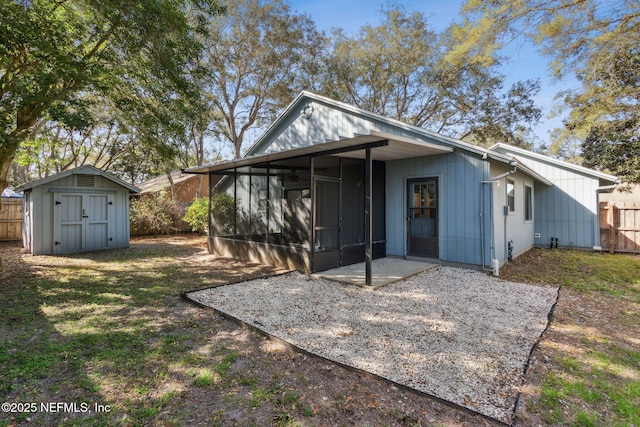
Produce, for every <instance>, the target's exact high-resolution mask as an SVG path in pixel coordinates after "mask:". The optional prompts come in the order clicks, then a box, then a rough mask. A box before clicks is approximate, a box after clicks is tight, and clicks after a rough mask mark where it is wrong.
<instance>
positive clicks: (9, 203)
mask: <svg viewBox="0 0 640 427" xmlns="http://www.w3.org/2000/svg"><path fill="white" fill-rule="evenodd" d="M0 240H22V199H10V198H4V197H3V198H2V206H0Z"/></svg>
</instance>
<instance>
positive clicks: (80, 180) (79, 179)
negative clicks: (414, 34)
mask: <svg viewBox="0 0 640 427" xmlns="http://www.w3.org/2000/svg"><path fill="white" fill-rule="evenodd" d="M94 178H95V176H94V175H76V185H77V186H78V187H93V186H94Z"/></svg>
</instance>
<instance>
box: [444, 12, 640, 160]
mask: <svg viewBox="0 0 640 427" xmlns="http://www.w3.org/2000/svg"><path fill="white" fill-rule="evenodd" d="M463 12H464V13H465V14H466V19H465V20H464V22H463V23H462V24H460V25H457V26H456V27H455V29H454V30H455V31H454V34H455V37H456V40H458V41H459V42H460V43H459V44H458V46H457V48H456V49H454V50H453V51H452V52H451V53H450V54H449V58H450V60H452V61H479V62H482V61H487V60H489V59H488V58H491V57H492V55H493V54H494V53H495V52H496V50H497V49H499V48H500V47H501V46H503V45H504V43H505V42H508V41H510V40H513V39H514V38H517V37H521V36H524V37H528V38H529V39H530V40H532V41H533V42H534V43H537V44H538V45H539V46H540V48H541V50H542V52H543V53H544V54H546V55H547V56H548V57H549V58H551V59H552V61H551V64H550V69H551V72H552V74H553V75H554V76H555V77H558V78H559V77H562V76H564V75H567V74H573V75H575V76H576V77H577V78H578V80H579V81H580V82H581V85H582V87H581V88H580V89H578V90H574V91H565V92H563V93H561V94H560V99H561V100H562V101H563V102H564V104H565V106H566V107H568V108H569V117H568V119H567V121H566V126H567V129H568V130H569V131H570V132H572V133H573V138H578V139H580V140H582V141H584V140H585V138H586V136H587V135H591V143H593V142H594V141H596V140H597V141H601V142H602V141H605V140H607V141H609V142H611V141H612V140H615V138H614V139H611V138H602V136H603V132H604V133H605V134H606V133H607V132H609V130H613V133H612V134H613V135H618V131H617V130H616V129H619V127H620V126H621V124H622V123H626V124H627V125H628V124H629V123H634V122H637V121H638V120H639V119H640V50H639V48H638V46H639V45H640V3H638V2H637V1H630V0H619V1H610V2H602V1H598V0H545V1H539V0H524V1H519V2H513V1H506V0H493V1H488V2H485V1H480V0H468V1H467V3H466V4H465V6H464V7H463ZM627 125H624V126H623V127H625V126H627ZM571 139H572V138H568V139H567V140H568V141H571ZM621 141H629V140H628V139H627V138H622V139H620V140H618V144H619V143H620V142H621ZM591 143H590V144H591ZM618 144H617V145H618ZM629 148H630V151H633V147H629ZM602 149H603V151H607V150H606V149H605V147H602Z"/></svg>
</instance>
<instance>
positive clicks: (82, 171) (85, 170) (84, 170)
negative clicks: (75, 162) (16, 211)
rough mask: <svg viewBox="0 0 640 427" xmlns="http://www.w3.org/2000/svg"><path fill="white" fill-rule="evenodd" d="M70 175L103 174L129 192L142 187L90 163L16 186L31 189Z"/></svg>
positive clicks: (137, 190)
mask: <svg viewBox="0 0 640 427" xmlns="http://www.w3.org/2000/svg"><path fill="white" fill-rule="evenodd" d="M70 175H98V176H102V177H104V178H106V179H108V180H109V181H113V182H115V183H116V184H118V185H121V186H122V187H124V188H126V189H127V190H129V193H139V192H140V189H139V188H138V187H136V186H135V185H131V184H129V183H127V182H125V181H123V180H121V179H120V178H117V177H115V176H113V175H111V174H110V173H107V172H104V171H102V170H100V169H98V168H95V167H93V166H90V165H83V166H79V167H77V168H74V169H68V170H66V171H64V172H60V173H57V174H55V175H49V176H48V177H45V178H42V179H39V180H37V181H31V182H27V183H25V184H22V185H19V186H18V187H16V191H26V190H31V189H32V188H34V187H38V186H40V185H45V184H49V183H50V182H53V181H56V180H58V179H62V178H65V177H67V176H70Z"/></svg>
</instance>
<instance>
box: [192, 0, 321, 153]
mask: <svg viewBox="0 0 640 427" xmlns="http://www.w3.org/2000/svg"><path fill="white" fill-rule="evenodd" d="M202 42H203V44H205V46H206V50H205V58H204V61H203V64H202V65H203V67H204V68H206V69H208V70H210V73H209V75H208V76H204V78H203V84H204V88H205V90H206V91H207V92H208V94H209V96H208V101H209V102H210V105H211V110H212V112H213V120H212V122H211V125H212V127H213V131H214V133H215V134H217V135H218V136H220V137H221V138H223V139H224V140H226V141H228V142H229V143H230V144H231V146H232V148H233V150H234V155H235V157H236V158H237V157H240V156H241V154H242V143H243V142H244V138H245V135H246V134H247V132H249V131H250V130H251V129H254V128H256V127H261V126H264V125H266V124H268V123H270V122H271V121H272V120H273V119H274V117H275V116H276V114H277V112H279V111H280V110H281V109H282V108H283V107H284V106H285V105H287V103H288V102H290V100H291V98H292V95H293V94H294V93H296V92H298V91H299V90H300V89H301V88H302V86H303V82H304V81H306V79H307V78H308V69H309V68H311V67H313V62H314V58H315V57H316V56H317V55H318V54H319V52H320V50H321V48H322V46H323V43H324V37H323V35H322V34H321V33H319V32H318V31H317V30H316V28H315V25H314V23H313V21H312V20H311V19H310V18H309V17H307V16H305V15H297V14H294V13H293V12H291V10H290V8H289V6H287V5H286V4H285V3H283V2H282V1H281V0H272V1H269V2H264V1H262V0H238V1H236V2H230V4H229V5H228V9H227V14H226V16H219V17H214V18H213V19H212V20H211V21H210V24H209V33H208V36H206V37H205V38H203V39H202Z"/></svg>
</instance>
